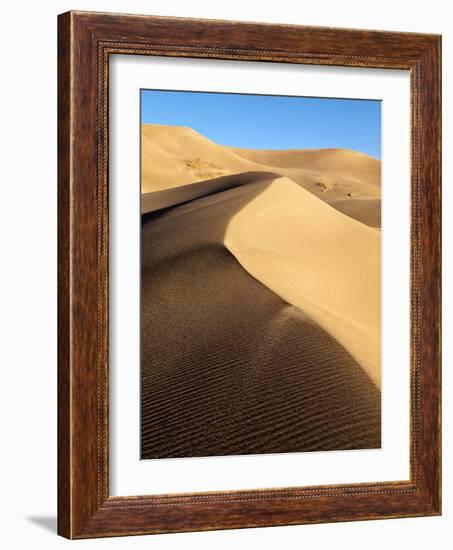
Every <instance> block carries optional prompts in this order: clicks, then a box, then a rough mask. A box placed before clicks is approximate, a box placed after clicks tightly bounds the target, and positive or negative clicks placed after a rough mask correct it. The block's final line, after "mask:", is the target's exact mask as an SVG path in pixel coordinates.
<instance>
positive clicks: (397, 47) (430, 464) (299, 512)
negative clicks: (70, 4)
mask: <svg viewBox="0 0 453 550" xmlns="http://www.w3.org/2000/svg"><path fill="white" fill-rule="evenodd" d="M58 48H59V61H58V73H59V75H58V93H59V97H58V99H59V101H58V119H59V122H58V193H59V197H58V210H59V212H58V238H59V239H58V254H59V274H58V293H59V298H58V304H59V305H58V307H59V310H58V330H59V339H58V341H59V343H58V365H59V367H58V402H59V418H58V532H59V533H60V534H61V535H63V536H65V537H68V538H87V537H101V536H114V535H131V534H145V533H161V532H175V531H195V530H208V529H228V528H239V527H259V526H268V525H290V524H302V523H317V522H331V521H352V520H363V519H377V518H392V517H410V516H427V515H438V514H440V513H441V471H440V461H441V435H440V434H441V432H440V422H441V416H440V405H441V386H440V384H441V380H440V345H441V343H440V303H441V302H440V298H441V296H440V293H441V276H440V274H441V256H440V254H441V248H440V244H441V241H440V228H441V218H440V215H441V172H440V171H441V134H440V111H441V83H440V78H441V76H440V74H441V73H440V59H441V38H440V36H435V35H428V34H412V33H394V32H377V31H363V30H344V29H332V28H322V27H319V28H314V27H303V26H293V25H264V24H256V23H237V22H230V21H208V20H195V19H179V18H166V17H149V16H135V15H111V14H100V13H87V12H69V13H65V14H63V15H60V16H59V20H58ZM112 54H122V55H129V54H139V55H165V56H177V57H198V58H216V59H232V60H238V61H241V60H248V61H257V62H259V61H275V62H285V63H308V64H317V65H342V66H353V67H381V68H387V69H407V70H409V71H410V77H411V103H412V115H411V117H412V120H411V122H412V125H411V141H412V152H411V283H410V284H411V450H410V472H411V475H410V481H401V482H384V483H367V484H354V485H344V486H339V485H335V486H323V487H310V488H307V487H305V488H304V487H294V488H288V489H262V490H253V491H234V492H233V491H231V492H222V493H204V494H203V493H199V494H170V495H153V496H135V497H110V496H109V492H108V474H109V472H108V71H109V64H108V60H109V56H110V55H112Z"/></svg>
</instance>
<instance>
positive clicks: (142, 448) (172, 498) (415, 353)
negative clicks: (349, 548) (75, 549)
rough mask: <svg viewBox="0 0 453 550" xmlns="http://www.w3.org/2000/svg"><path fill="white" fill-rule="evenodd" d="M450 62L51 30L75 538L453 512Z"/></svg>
mask: <svg viewBox="0 0 453 550" xmlns="http://www.w3.org/2000/svg"><path fill="white" fill-rule="evenodd" d="M440 48H441V43H440V37H439V36H434V35H427V34H412V33H392V32H378V31H362V30H344V29H332V28H321V27H320V28H314V27H304V26H290V25H263V24H256V23H238V22H227V21H208V20H194V19H180V18H164V17H151V16H134V15H112V14H99V13H88V12H69V13H65V14H63V15H61V16H59V84H58V85H59V106H58V115H59V126H58V148H59V167H58V193H59V198H58V201H59V221H58V223H59V225H58V231H59V245H58V246H59V316H58V319H59V348H58V363H59V372H58V379H59V384H58V397H59V422H58V429H59V433H58V438H59V446H58V454H59V466H58V476H59V482H58V487H59V491H58V492H59V497H58V502H59V513H58V530H59V533H60V534H61V535H63V536H65V537H67V538H89V537H101V536H117V535H118V536H119V535H130V534H151V533H163V532H177V531H197V530H208V529H227V528H240V527H259V526H270V525H291V524H304V523H315V522H331V521H351V520H364V519H379V518H390V517H412V516H425V515H437V514H440V513H441V496H440V480H441V477H440V476H441V474H440V457H441V452H440V437H441V432H440V398H441V390H440V383H441V380H440V292H441V287H440V282H441V279H440V269H441V258H440V207H441V190H440V185H441V181H440V155H441V137H440V108H441V96H440V93H441V92H440V89H441V88H440Z"/></svg>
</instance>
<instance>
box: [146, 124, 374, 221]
mask: <svg viewBox="0 0 453 550" xmlns="http://www.w3.org/2000/svg"><path fill="white" fill-rule="evenodd" d="M250 171H253V172H256V171H271V172H277V173H279V174H281V175H283V176H287V177H288V178H289V179H291V180H292V181H294V182H295V183H297V184H298V185H300V186H302V187H304V188H305V189H307V190H308V191H310V192H311V193H312V194H314V195H315V196H317V197H318V198H320V199H321V200H323V201H324V202H327V203H328V204H330V205H331V206H333V207H334V208H336V209H337V210H339V211H340V212H344V213H346V214H347V215H349V216H351V217H354V218H355V219H358V221H361V222H363V223H365V224H367V225H370V226H371V227H380V217H381V210H380V209H381V163H380V161H378V160H376V159H374V158H372V157H368V156H367V155H364V154H362V153H358V152H355V151H349V150H347V149H311V150H310V149H308V150H307V149H306V150H289V151H259V150H252V149H237V148H233V147H224V146H221V145H218V144H216V143H214V142H212V141H211V140H209V139H208V138H206V137H204V136H202V135H200V134H199V133H197V132H196V131H195V130H192V129H191V128H185V127H180V126H160V125H154V124H144V125H143V126H142V193H147V192H154V191H161V190H163V189H168V188H171V187H180V186H183V185H186V184H190V183H194V182H197V181H201V180H205V179H212V178H215V177H218V176H222V175H228V174H235V173H240V172H250ZM357 201H361V203H360V204H358V202H357Z"/></svg>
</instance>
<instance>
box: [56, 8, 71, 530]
mask: <svg viewBox="0 0 453 550" xmlns="http://www.w3.org/2000/svg"><path fill="white" fill-rule="evenodd" d="M71 19H72V16H71V13H65V14H62V15H59V16H58V171H57V173H58V498H57V500H58V527H57V531H58V534H59V535H62V536H64V537H66V538H71V536H72V521H71V519H72V518H71V516H72V505H71V504H72V503H71V494H72V483H71V437H72V428H71V395H70V392H71V383H70V378H71V337H70V327H71V322H70V319H71V313H70V307H71V306H70V231H71V227H70V217H71V216H70V195H71V190H70V188H71V168H70V164H71V95H72V92H71V23H72V22H71Z"/></svg>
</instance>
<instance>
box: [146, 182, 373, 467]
mask: <svg viewBox="0 0 453 550" xmlns="http://www.w3.org/2000/svg"><path fill="white" fill-rule="evenodd" d="M215 183H216V182H215V181H212V182H211V184H212V185H215ZM224 183H225V182H224ZM277 190H279V194H280V196H281V197H284V198H283V199H281V200H280V201H279V202H277V203H276V204H275V203H274V198H275V197H274V193H276V192H277ZM311 201H314V202H315V203H318V202H320V201H319V200H318V199H316V198H315V197H312V196H311V195H310V194H309V193H308V192H306V191H304V190H303V189H301V188H300V187H298V186H297V185H296V184H294V183H293V182H291V181H289V180H287V179H286V178H280V177H278V176H273V177H272V178H269V175H268V174H266V173H265V174H262V173H261V174H260V173H254V174H249V175H248V183H247V184H246V185H241V186H232V187H231V188H229V189H224V190H223V191H220V192H217V193H215V194H211V195H209V196H205V197H203V198H198V199H196V200H193V201H191V202H187V203H186V204H183V205H180V206H177V207H174V208H169V209H167V210H165V211H164V212H159V213H154V214H149V215H147V216H145V217H144V222H143V233H142V257H143V269H142V334H143V336H142V457H143V458H158V457H164V456H166V457H175V456H206V455H222V454H238V453H239V454H248V453H262V452H290V451H303V450H305V451H308V450H332V449H346V448H374V447H379V446H380V397H379V391H378V389H377V388H376V385H375V384H374V383H373V381H372V379H371V377H370V376H369V375H368V374H367V372H366V371H365V370H364V369H363V368H362V366H361V365H360V364H359V362H358V361H357V360H356V359H355V358H354V357H353V356H352V354H351V353H349V352H348V350H347V349H346V348H345V346H343V345H341V343H339V342H338V341H337V339H336V338H335V337H333V336H332V334H330V333H329V331H327V330H324V329H323V327H322V325H321V323H319V322H318V321H317V320H314V318H313V317H312V315H311V314H308V313H307V312H305V311H304V309H303V308H302V307H295V305H290V304H288V300H287V299H282V298H281V297H280V296H279V292H280V291H284V290H285V289H282V288H279V289H278V290H277V289H276V288H272V285H273V284H274V286H275V283H276V281H277V280H278V277H277V276H276V277H275V278H273V277H274V275H276V272H275V270H274V265H275V264H268V265H269V267H270V272H271V275H272V276H271V278H270V279H269V280H267V281H265V284H261V283H260V282H259V279H260V278H262V275H263V274H262V272H261V271H260V269H261V268H262V266H263V265H264V264H263V261H264V262H265V263H266V264H267V263H268V259H269V258H267V257H265V256H266V255H267V254H271V253H272V251H273V250H274V246H276V245H277V246H280V245H281V242H278V241H276V240H275V239H274V238H271V235H270V233H271V232H272V231H271V229H272V226H273V228H274V232H277V228H278V230H279V231H280V229H281V227H280V224H281V219H280V220H278V216H280V215H281V214H282V213H283V211H282V208H286V209H288V208H289V209H290V210H289V212H286V214H289V217H290V218H292V216H293V215H294V214H297V215H299V214H301V211H300V210H298V211H297V212H296V211H295V210H294V208H299V209H303V210H304V212H303V214H304V216H305V217H307V218H309V219H310V218H311V219H313V218H316V217H317V216H318V215H321V216H322V222H323V223H330V222H332V220H331V217H332V216H333V217H334V218H338V219H337V220H336V222H335V223H337V224H338V226H339V227H340V226H342V225H345V224H346V225H348V224H353V225H354V226H357V227H359V228H360V229H363V230H364V231H365V232H366V235H368V234H370V235H373V236H378V234H377V233H376V232H375V231H374V230H371V229H368V228H366V227H365V226H363V225H362V224H359V223H357V222H355V221H352V220H349V218H347V217H346V216H344V215H342V214H339V213H338V212H336V211H335V210H334V209H332V208H331V207H329V206H327V205H324V204H322V203H321V207H322V208H321V212H317V211H315V212H313V204H312V203H311ZM295 202H297V203H298V206H297V207H295V206H294V203H295ZM250 209H251V210H250ZM270 214H271V217H270V218H269V215H270ZM246 218H247V220H248V222H246V221H245V220H246ZM266 220H268V222H269V223H270V230H269V231H268V230H265V231H264V234H263V239H262V240H261V241H260V242H258V240H257V239H258V235H259V233H260V232H262V230H263V224H264V226H265V225H266V223H267V222H266ZM274 223H277V225H273V224H274ZM307 223H308V225H307V226H301V227H300V228H299V229H300V230H301V231H302V230H303V231H306V232H307V235H305V237H304V234H302V233H300V234H299V229H298V228H297V227H295V226H294V224H293V225H290V226H289V227H288V229H287V230H283V232H284V235H283V238H285V239H286V238H287V237H288V235H289V233H290V232H294V231H295V232H296V234H295V235H293V240H292V241H291V242H290V243H288V246H287V247H286V248H284V249H283V251H282V252H283V254H289V252H288V251H289V249H290V248H291V247H294V246H297V245H298V244H300V245H302V244H304V247H305V248H306V252H305V254H312V252H313V251H312V250H311V249H312V248H313V247H314V246H316V242H314V241H313V239H316V236H315V235H313V234H310V222H309V221H307ZM312 223H313V222H312ZM332 223H334V222H332ZM339 227H338V228H339ZM343 230H344V231H346V233H347V229H343ZM363 238H364V239H366V236H365V237H363ZM294 239H296V240H297V242H294ZM323 239H325V236H324V237H322V238H321V241H319V242H320V243H322V242H323ZM365 244H366V245H367V246H368V245H369V244H370V243H365ZM294 253H295V251H294V250H292V252H291V254H294ZM262 254H264V256H262ZM320 256H321V252H320V253H319V254H318V255H317V257H316V261H318V262H319V258H320ZM306 258H307V256H306V255H305V256H304V257H303V258H302V259H301V264H300V265H302V264H303V263H304V261H305V260H306ZM297 261H299V260H298V258H297V257H295V258H289V264H290V265H291V262H297ZM300 265H299V267H300ZM241 266H242V267H241ZM243 267H245V269H243ZM285 269H286V268H285ZM253 271H255V272H254V273H252V272H253ZM250 273H252V275H253V276H251V275H250ZM285 273H286V272H285ZM311 276H312V274H311V273H310V269H308V271H307V272H306V273H304V271H303V270H302V273H301V277H302V279H303V281H304V284H302V283H301V285H300V286H301V289H302V294H303V292H304V291H305V290H307V292H310V294H311V295H312V296H315V297H316V298H317V299H319V300H321V301H322V300H324V301H325V300H326V299H327V298H326V296H325V295H324V294H326V295H327V297H328V296H330V295H331V294H332V293H335V292H336V291H337V288H330V290H329V291H328V292H327V293H323V291H322V287H324V286H325V285H326V281H325V280H321V281H320V282H319V285H318V283H317V282H316V281H312V282H311V283H310V280H311ZM264 278H266V277H264ZM282 278H283V279H284V278H285V277H282ZM332 279H334V277H332ZM355 282H356V283H357V282H358V281H355ZM310 284H311V285H312V286H319V287H320V288H319V289H318V293H319V294H320V296H318V295H317V294H316V292H315V291H314V290H313V288H310ZM335 284H338V283H335ZM304 285H305V286H304ZM277 286H278V285H277ZM352 286H353V284H352V283H351V288H349V287H348V283H347V281H343V282H342V283H341V291H342V292H350V293H351V292H352ZM320 289H321V290H320ZM359 292H360V291H359ZM362 292H364V293H365V292H366V289H364V290H363V291H362ZM296 298H297V299H299V297H297V296H296ZM294 301H296V300H294ZM345 301H347V300H346V299H345ZM302 305H303V306H305V302H304V303H303V304H302ZM357 305H358V304H357V301H356V306H357ZM338 307H339V306H338ZM349 312H350V314H351V315H354V314H355V315H356V316H357V312H354V307H353V306H349ZM362 321H363V319H362ZM368 321H369V320H368ZM277 365H278V368H276V366H277Z"/></svg>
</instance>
